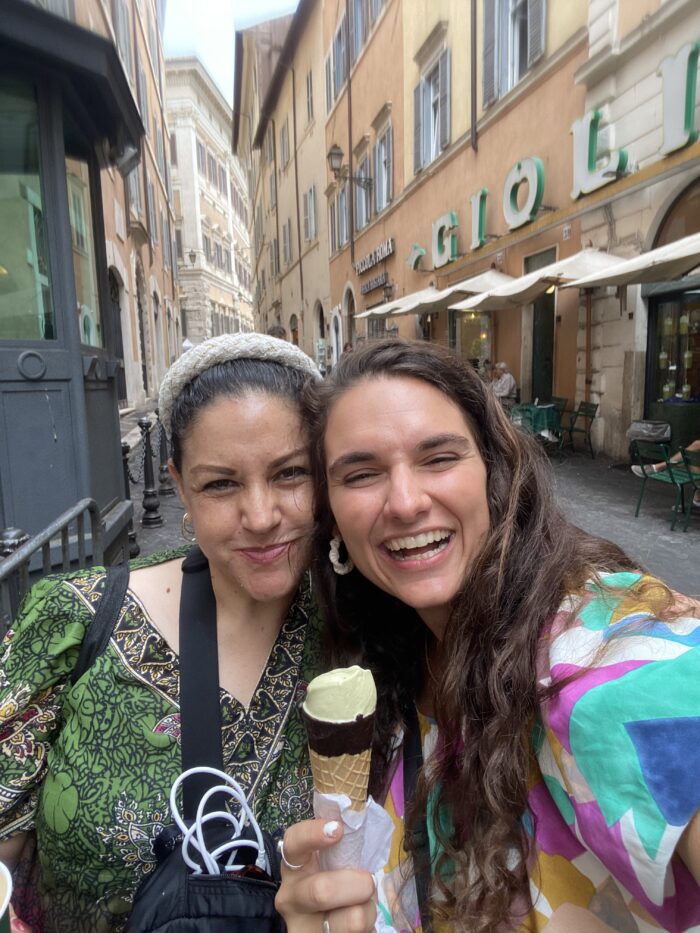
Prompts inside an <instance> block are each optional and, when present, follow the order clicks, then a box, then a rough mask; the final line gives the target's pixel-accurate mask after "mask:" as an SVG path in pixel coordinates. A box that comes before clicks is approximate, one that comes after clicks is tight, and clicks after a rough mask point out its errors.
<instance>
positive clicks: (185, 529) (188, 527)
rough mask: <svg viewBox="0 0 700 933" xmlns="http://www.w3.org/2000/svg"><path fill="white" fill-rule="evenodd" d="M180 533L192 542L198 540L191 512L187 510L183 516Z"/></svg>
mask: <svg viewBox="0 0 700 933" xmlns="http://www.w3.org/2000/svg"><path fill="white" fill-rule="evenodd" d="M180 534H181V535H182V537H183V538H184V539H185V541H189V542H190V544H194V542H195V541H196V540H197V536H196V535H195V533H194V526H193V525H192V520H191V518H190V513H189V512H185V514H184V515H183V516H182V521H181V522H180Z"/></svg>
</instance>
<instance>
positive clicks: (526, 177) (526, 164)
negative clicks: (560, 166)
mask: <svg viewBox="0 0 700 933" xmlns="http://www.w3.org/2000/svg"><path fill="white" fill-rule="evenodd" d="M524 182H527V187H528V191H527V198H526V199H525V203H524V204H523V206H522V207H518V189H519V188H520V186H521V185H522V184H523V183H524ZM543 195H544V165H543V164H542V159H538V158H537V156H533V157H532V158H529V159H521V161H520V162H518V163H517V164H516V165H514V166H513V168H512V169H511V170H510V171H509V172H508V174H507V176H506V183H505V184H504V186H503V216H504V217H505V219H506V223H507V224H508V229H509V230H516V229H517V228H518V227H522V226H523V224H527V223H529V222H530V221H531V220H534V219H535V217H536V216H537V211H538V210H539V209H540V204H541V203H542V196H543Z"/></svg>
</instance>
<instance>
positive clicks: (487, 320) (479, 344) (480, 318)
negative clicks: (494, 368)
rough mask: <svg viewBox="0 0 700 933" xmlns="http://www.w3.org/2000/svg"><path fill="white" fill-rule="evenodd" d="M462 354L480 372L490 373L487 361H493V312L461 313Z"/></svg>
mask: <svg viewBox="0 0 700 933" xmlns="http://www.w3.org/2000/svg"><path fill="white" fill-rule="evenodd" d="M461 349H462V356H463V357H464V358H465V359H467V360H469V361H470V362H471V364H472V365H473V366H474V367H476V369H478V370H479V371H480V372H482V371H483V372H486V373H487V374H488V373H490V367H489V366H488V365H486V366H485V365H484V364H485V363H493V362H494V360H493V358H492V354H491V314H490V312H488V311H487V312H484V313H481V314H480V313H479V312H478V311H467V312H465V313H464V314H462V315H461Z"/></svg>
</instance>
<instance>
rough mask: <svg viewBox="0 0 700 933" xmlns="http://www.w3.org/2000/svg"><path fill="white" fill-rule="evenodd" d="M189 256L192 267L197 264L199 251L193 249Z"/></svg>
mask: <svg viewBox="0 0 700 933" xmlns="http://www.w3.org/2000/svg"><path fill="white" fill-rule="evenodd" d="M187 255H188V256H189V259H190V262H191V263H192V265H194V264H195V263H196V262H197V250H196V249H191V250H190V251H189V253H188V254H187Z"/></svg>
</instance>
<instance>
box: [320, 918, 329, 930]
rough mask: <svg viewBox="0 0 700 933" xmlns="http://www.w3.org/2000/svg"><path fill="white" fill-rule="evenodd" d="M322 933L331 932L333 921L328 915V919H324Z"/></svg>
mask: <svg viewBox="0 0 700 933" xmlns="http://www.w3.org/2000/svg"><path fill="white" fill-rule="evenodd" d="M321 933H331V922H330V920H329V919H328V917H326V919H325V920H324V921H323V926H322V927H321Z"/></svg>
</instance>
